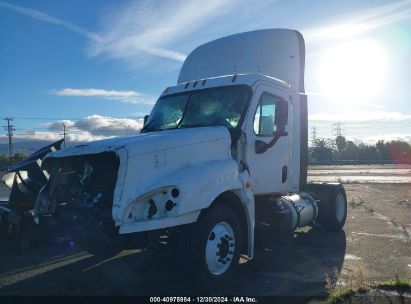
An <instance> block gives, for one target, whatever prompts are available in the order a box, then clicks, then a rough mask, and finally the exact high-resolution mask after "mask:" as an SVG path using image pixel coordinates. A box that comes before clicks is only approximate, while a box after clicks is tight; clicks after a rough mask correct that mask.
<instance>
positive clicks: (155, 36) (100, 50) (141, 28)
mask: <svg viewBox="0 0 411 304" xmlns="http://www.w3.org/2000/svg"><path fill="white" fill-rule="evenodd" d="M235 3H236V2H235V1H232V0H227V1H218V0H210V1H202V0H193V1H181V0H178V1H170V2H165V1H143V2H130V3H129V4H127V5H125V6H123V7H120V8H118V9H117V10H115V11H114V12H111V14H110V15H108V16H105V17H104V18H103V20H104V21H103V29H102V30H101V32H100V33H99V36H100V37H102V39H101V40H99V41H91V42H90V46H89V54H90V55H91V56H96V55H108V56H109V57H111V58H121V59H131V60H134V61H139V60H141V59H142V57H144V55H147V54H150V55H155V56H160V57H165V58H169V59H173V60H176V61H180V62H182V61H184V59H185V57H186V55H185V54H183V53H180V52H176V51H171V50H170V49H169V48H170V46H174V45H176V44H177V43H178V42H180V41H182V40H183V39H184V38H187V36H188V35H189V34H192V33H194V32H195V31H197V30H198V29H199V28H201V27H202V26H205V25H210V24H212V23H211V22H212V20H213V19H214V18H216V17H217V16H220V15H221V14H224V13H226V12H227V10H226V9H227V8H229V7H233V5H234V4H235Z"/></svg>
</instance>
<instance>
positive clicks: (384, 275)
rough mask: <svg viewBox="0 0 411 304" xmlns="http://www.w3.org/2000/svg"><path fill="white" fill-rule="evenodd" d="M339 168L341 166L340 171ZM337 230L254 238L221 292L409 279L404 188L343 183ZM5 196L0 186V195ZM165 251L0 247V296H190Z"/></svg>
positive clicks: (292, 291) (314, 292)
mask: <svg viewBox="0 0 411 304" xmlns="http://www.w3.org/2000/svg"><path fill="white" fill-rule="evenodd" d="M340 169H341V167H340ZM345 188H346V191H347V195H348V201H349V211H348V216H347V222H346V225H345V227H344V230H343V231H341V232H339V233H327V232H325V231H322V230H318V229H305V230H302V231H299V232H298V233H297V234H296V235H295V237H294V238H292V239H288V240H274V239H271V238H270V236H269V235H268V234H266V233H264V232H260V233H259V234H258V235H257V236H256V237H257V249H256V252H255V258H254V259H253V260H251V261H248V262H244V261H243V262H244V263H242V264H241V265H240V267H239V273H238V275H237V276H236V277H235V279H234V281H233V282H232V285H231V286H230V287H228V288H227V289H226V290H224V291H222V293H223V294H227V293H228V294H232V295H253V296H263V295H286V296H290V295H301V296H305V297H307V298H306V299H309V298H312V297H322V296H327V295H328V293H329V292H330V290H332V289H333V288H335V287H338V286H351V285H355V284H358V283H364V282H365V283H374V282H377V281H382V280H392V279H395V278H396V277H399V278H403V279H411V249H410V248H411V246H410V234H411V185H410V184H404V183H403V184H401V183H397V184H383V183H375V184H371V183H351V184H346V185H345ZM1 196H7V192H6V190H5V189H3V188H2V187H0V197H1ZM198 292H199V289H198V288H197V287H196V286H194V285H193V284H192V282H191V280H190V279H189V278H188V277H187V276H186V275H185V274H184V273H183V272H181V271H180V269H179V268H178V266H177V265H176V263H175V262H174V260H173V259H172V258H171V254H170V252H169V248H167V246H164V248H163V247H161V248H157V249H155V250H154V249H151V250H139V249H135V250H125V251H122V252H121V253H119V254H117V255H98V254H97V255H95V254H91V253H89V252H87V251H85V250H84V249H83V248H82V247H81V246H80V245H78V244H76V243H74V244H73V243H72V244H68V243H64V242H63V243H59V244H58V243H45V244H42V245H40V246H38V247H36V248H33V249H32V250H31V251H29V252H27V253H24V254H18V255H16V254H15V253H13V252H10V251H9V250H6V249H4V248H0V295H32V294H35V295H159V294H163V295H176V296H180V295H194V294H197V293H198Z"/></svg>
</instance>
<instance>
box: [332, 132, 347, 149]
mask: <svg viewBox="0 0 411 304" xmlns="http://www.w3.org/2000/svg"><path fill="white" fill-rule="evenodd" d="M335 144H336V145H337V151H338V152H342V151H344V150H345V148H346V147H347V142H346V141H345V137H344V136H341V135H339V136H337V137H336V138H335Z"/></svg>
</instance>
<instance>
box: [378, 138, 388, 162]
mask: <svg viewBox="0 0 411 304" xmlns="http://www.w3.org/2000/svg"><path fill="white" fill-rule="evenodd" d="M375 147H376V149H377V151H378V158H379V159H382V160H387V159H389V155H388V152H387V144H386V143H384V141H383V140H379V141H377V143H376V144H375Z"/></svg>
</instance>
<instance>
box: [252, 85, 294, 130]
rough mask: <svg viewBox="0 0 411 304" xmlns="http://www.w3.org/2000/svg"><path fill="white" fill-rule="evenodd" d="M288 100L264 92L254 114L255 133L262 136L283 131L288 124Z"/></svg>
mask: <svg viewBox="0 0 411 304" xmlns="http://www.w3.org/2000/svg"><path fill="white" fill-rule="evenodd" d="M287 120H288V106H287V102H285V101H284V100H282V99H281V98H279V97H276V96H274V95H270V94H267V93H263V94H262V95H261V99H260V103H259V104H258V107H257V111H256V112H255V116H254V133H255V134H256V135H260V136H272V135H273V133H274V132H277V131H283V130H284V127H285V126H286V125H287Z"/></svg>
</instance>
